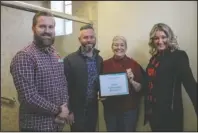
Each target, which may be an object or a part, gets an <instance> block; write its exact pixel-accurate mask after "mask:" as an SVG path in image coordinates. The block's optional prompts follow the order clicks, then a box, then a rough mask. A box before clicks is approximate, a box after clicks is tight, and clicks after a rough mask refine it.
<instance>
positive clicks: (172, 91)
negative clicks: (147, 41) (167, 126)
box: [145, 50, 197, 131]
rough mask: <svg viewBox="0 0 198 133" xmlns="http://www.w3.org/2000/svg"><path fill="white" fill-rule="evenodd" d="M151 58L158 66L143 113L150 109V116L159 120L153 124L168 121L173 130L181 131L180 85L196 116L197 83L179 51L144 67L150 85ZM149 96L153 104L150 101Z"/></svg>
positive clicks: (157, 58)
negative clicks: (182, 86)
mask: <svg viewBox="0 0 198 133" xmlns="http://www.w3.org/2000/svg"><path fill="white" fill-rule="evenodd" d="M154 58H155V60H156V61H157V62H159V65H158V67H157V68H156V70H155V78H153V79H152V83H153V88H152V94H150V91H149V88H148V89H147V93H146V95H145V109H146V110H145V113H147V112H148V110H149V109H150V108H152V115H150V116H151V117H156V119H158V120H159V121H158V122H156V123H159V122H160V121H164V120H165V119H166V120H168V121H167V123H170V122H172V121H174V122H173V123H174V124H175V125H174V127H175V128H176V129H177V130H178V131H181V130H182V128H183V104H182V93H181V84H182V83H183V85H184V88H185V90H186V92H187V93H188V95H189V97H190V99H191V101H192V103H193V105H194V108H195V111H196V113H197V83H196V81H195V79H194V77H193V74H192V71H191V69H190V66H189V59H188V56H187V54H186V52H185V51H182V50H176V51H174V52H170V51H169V50H166V51H164V52H162V53H159V54H157V55H155V56H153V57H152V58H151V60H150V62H149V64H148V67H147V74H148V81H151V77H150V76H149V75H150V74H149V70H151V68H152V66H151V64H153V63H152V62H153V60H154ZM155 65H156V64H155ZM148 86H149V82H148ZM150 96H152V97H153V98H154V100H149V99H150V98H149V97H150ZM151 101H152V102H151ZM169 112H171V113H169ZM145 116H147V115H146V114H145ZM146 118H148V117H146ZM145 120H147V119H145ZM145 122H146V121H145Z"/></svg>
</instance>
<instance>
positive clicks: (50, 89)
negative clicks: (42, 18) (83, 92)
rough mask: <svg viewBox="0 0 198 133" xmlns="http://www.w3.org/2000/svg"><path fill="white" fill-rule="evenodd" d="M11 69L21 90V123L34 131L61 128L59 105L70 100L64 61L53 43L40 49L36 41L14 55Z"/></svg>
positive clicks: (15, 82) (19, 90) (17, 87)
mask: <svg viewBox="0 0 198 133" xmlns="http://www.w3.org/2000/svg"><path fill="white" fill-rule="evenodd" d="M10 72H11V74H12V76H13V81H14V84H15V87H16V89H17V92H18V100H19V102H20V108H19V127H20V128H25V129H32V130H34V131H57V130H58V129H61V128H62V127H63V125H60V124H57V123H55V122H54V119H55V115H56V114H57V113H58V111H59V110H58V108H59V107H60V105H62V104H63V103H68V89H67V81H66V77H65V75H64V66H63V62H62V61H61V60H60V58H59V56H58V54H57V53H56V52H55V50H54V48H53V47H50V48H49V49H48V50H46V49H40V48H39V47H37V46H36V45H35V44H34V42H33V43H32V44H30V45H29V46H27V47H26V48H24V49H23V50H21V51H19V52H18V53H17V54H16V55H15V57H14V58H13V60H12V62H11V66H10Z"/></svg>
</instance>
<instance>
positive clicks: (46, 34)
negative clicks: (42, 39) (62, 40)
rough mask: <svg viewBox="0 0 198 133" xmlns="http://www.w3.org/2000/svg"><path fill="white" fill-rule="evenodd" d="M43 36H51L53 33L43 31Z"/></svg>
mask: <svg viewBox="0 0 198 133" xmlns="http://www.w3.org/2000/svg"><path fill="white" fill-rule="evenodd" d="M41 36H49V37H52V35H51V34H49V33H43V34H41Z"/></svg>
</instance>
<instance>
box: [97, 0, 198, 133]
mask: <svg viewBox="0 0 198 133" xmlns="http://www.w3.org/2000/svg"><path fill="white" fill-rule="evenodd" d="M159 22H163V23H166V24H168V25H169V26H170V27H172V29H173V30H174V32H175V34H176V35H177V37H178V42H179V44H180V47H181V49H183V50H185V51H186V52H187V54H188V56H189V59H190V66H191V68H192V71H193V74H194V77H195V78H196V79H197V74H196V73H197V69H196V68H197V56H196V55H197V2H196V1H189V2H187V1H184V2H179V1H175V2H171V1H162V2H160V1H148V2H145V1H144V2H143V1H127V2H126V1H125V2H124V1H123V2H121V1H119V2H115V1H106V2H102V1H100V2H98V38H99V39H98V48H99V49H100V50H101V54H102V56H103V57H104V59H107V58H109V57H111V56H112V53H111V41H112V38H113V36H115V35H123V36H125V37H126V38H127V40H128V51H127V54H128V56H130V57H133V58H134V59H136V60H137V61H138V62H139V63H140V64H141V65H142V66H143V67H144V68H145V67H146V65H147V63H148V60H149V58H150V55H149V53H148V50H149V49H148V45H147V43H148V37H149V32H150V30H151V28H152V26H153V25H154V24H155V23H159ZM182 94H183V103H184V118H185V119H184V130H185V131H196V130H197V119H196V115H195V112H194V110H193V108H192V104H191V102H190V100H189V97H188V96H187V94H186V92H185V91H184V90H183V93H182ZM143 113H144V111H143V102H142V106H141V110H140V117H139V121H138V127H137V130H138V131H148V130H150V127H149V125H147V126H143ZM100 123H101V124H103V121H100ZM102 130H105V129H102Z"/></svg>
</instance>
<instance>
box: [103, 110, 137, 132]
mask: <svg viewBox="0 0 198 133" xmlns="http://www.w3.org/2000/svg"><path fill="white" fill-rule="evenodd" d="M104 119H105V122H106V127H107V131H108V132H115V131H119V132H133V131H135V129H136V122H137V109H134V110H129V111H126V112H123V113H117V112H114V111H110V110H107V109H104Z"/></svg>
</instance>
